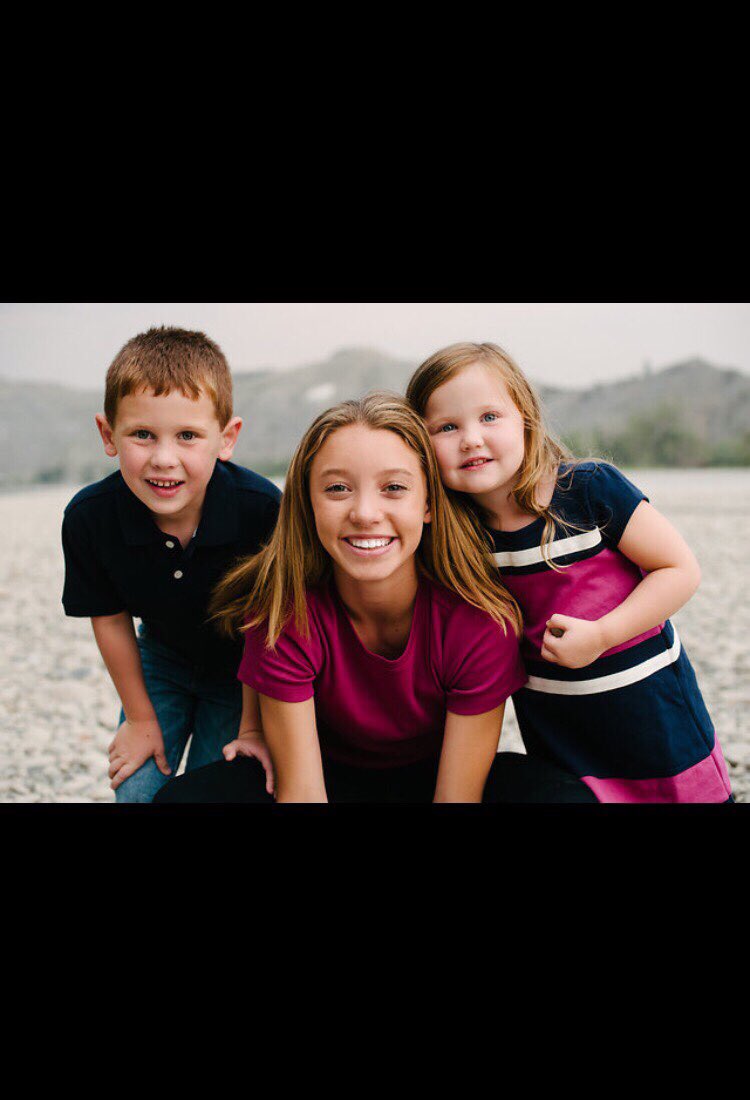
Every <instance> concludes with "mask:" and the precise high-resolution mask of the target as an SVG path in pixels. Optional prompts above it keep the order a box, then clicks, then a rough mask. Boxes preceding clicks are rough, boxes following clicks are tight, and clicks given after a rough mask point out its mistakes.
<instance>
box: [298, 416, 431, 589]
mask: <svg viewBox="0 0 750 1100" xmlns="http://www.w3.org/2000/svg"><path fill="white" fill-rule="evenodd" d="M310 498H311V502H312V506H313V511H314V513H315V525H316V528H317V532H318V537H319V538H320V541H321V543H322V544H323V547H324V549H325V550H326V552H327V553H328V554H329V555H330V557H331V558H332V559H333V563H334V571H335V572H339V573H340V572H343V573H344V574H346V575H347V576H349V577H351V578H352V579H355V580H361V581H368V582H369V581H380V580H385V579H386V578H393V576H394V574H396V573H398V572H399V571H401V570H402V569H403V568H404V567H406V568H407V569H410V570H414V569H415V566H414V553H415V552H416V549H417V547H418V546H419V543H420V541H421V538H422V529H423V526H424V524H425V523H426V522H429V519H430V514H429V511H428V508H427V489H426V484H425V478H424V474H423V472H422V468H421V464H420V461H419V458H418V456H417V455H416V454H415V452H414V451H412V450H411V448H410V447H408V446H407V445H406V443H404V442H403V440H402V439H401V438H400V437H399V436H397V435H396V434H395V433H394V432H391V431H385V430H382V431H378V430H373V429H372V428H368V427H366V426H365V425H364V424H350V425H347V427H344V428H339V429H338V430H337V431H335V432H333V433H332V434H331V435H330V436H329V437H328V439H327V440H326V441H325V443H324V444H323V446H322V447H321V448H320V450H319V451H318V453H317V454H316V456H315V458H314V459H313V462H312V466H311V469H310Z"/></svg>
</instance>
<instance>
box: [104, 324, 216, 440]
mask: <svg viewBox="0 0 750 1100" xmlns="http://www.w3.org/2000/svg"><path fill="white" fill-rule="evenodd" d="M144 388H146V389H152V390H153V391H154V394H155V395H156V396H157V397H159V396H161V394H166V393H171V392H172V390H182V392H183V393H184V394H185V396H186V397H195V398H198V397H200V394H201V390H203V391H204V392H205V393H206V394H208V396H209V397H210V398H211V400H212V401H213V403H214V408H215V409H216V417H217V419H218V421H219V425H220V426H221V427H222V428H223V427H225V425H226V424H227V422H228V420H229V419H230V418H231V416H232V375H231V374H230V373H229V365H228V364H227V361H226V359H225V357H224V353H223V351H222V350H221V348H220V347H219V345H218V344H215V343H214V341H213V340H210V339H209V338H208V336H206V334H205V333H203V332H191V331H189V330H188V329H184V328H170V327H167V326H166V325H161V326H160V327H159V328H150V329H149V330H148V332H143V333H140V334H139V335H138V336H134V337H133V339H132V340H128V342H127V344H125V346H124V347H122V348H121V349H120V351H118V353H117V355H116V356H115V358H114V359H113V361H112V365H111V366H110V368H109V370H108V371H107V380H106V382H105V385H104V415H105V416H106V418H107V420H108V422H109V425H110V427H114V423H115V417H116V415H117V406H118V405H119V403H120V399H121V398H123V397H127V395H128V394H129V393H134V392H136V391H138V390H141V389H144Z"/></svg>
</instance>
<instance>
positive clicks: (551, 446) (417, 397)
mask: <svg viewBox="0 0 750 1100" xmlns="http://www.w3.org/2000/svg"><path fill="white" fill-rule="evenodd" d="M474 363H481V364H483V365H484V366H486V367H489V368H490V369H491V370H494V371H496V372H497V374H498V375H499V376H500V377H501V378H502V380H503V382H504V383H505V385H506V386H507V388H508V393H509V394H510V397H511V400H512V401H513V404H514V405H515V406H516V408H517V409H518V411H519V412H520V414H521V416H522V417H523V440H524V448H523V451H524V457H523V462H522V464H521V468H520V469H519V471H518V475H517V477H516V483H515V486H514V487H513V490H512V495H513V497H514V499H515V501H516V503H517V504H518V506H519V508H522V509H523V510H524V511H525V512H528V513H530V514H531V515H534V516H537V517H542V518H543V519H544V529H543V532H542V553H543V554H544V555H545V558H546V559H547V562H548V564H549V565H550V566H552V568H553V569H554V568H556V567H555V566H554V564H553V563H552V562H551V561H550V560H549V556H548V552H547V548H548V547H549V544H550V543H551V542H552V541H553V539H554V537H555V522H558V523H559V522H561V520H560V518H559V516H557V515H556V514H555V513H554V512H553V511H552V510H551V508H550V507H549V505H543V504H540V503H539V501H538V500H537V488H538V486H539V483H540V481H542V480H543V479H544V478H547V477H549V476H550V475H554V476H555V478H557V477H558V476H559V475H558V471H559V467H560V464H561V463H566V464H567V463H573V462H574V459H573V455H572V454H571V453H570V451H569V450H568V449H567V448H566V447H565V446H564V444H562V443H561V442H559V441H558V440H557V439H555V437H554V436H553V435H551V434H550V432H549V431H548V430H547V428H546V425H545V423H544V415H543V413H542V408H541V404H540V402H539V398H538V397H537V395H536V393H535V392H534V388H533V386H532V385H531V383H530V382H529V380H528V379H527V378H526V376H525V375H524V373H523V371H522V370H521V368H520V367H519V366H518V364H517V363H515V362H514V361H513V359H512V358H511V357H510V355H508V353H507V352H506V351H503V349H502V348H501V347H499V346H498V345H497V344H490V343H484V344H471V343H462V344H451V345H450V346H449V347H447V348H442V349H441V350H440V351H436V352H435V354H434V355H431V356H430V357H429V359H425V361H424V363H422V364H421V365H420V366H419V367H417V369H416V371H415V372H414V374H413V375H412V376H411V379H410V380H409V384H408V386H407V389H406V399H407V401H408V402H409V404H410V405H411V406H412V408H413V409H415V410H416V411H417V412H418V413H419V415H420V416H422V417H424V415H425V411H426V409H427V402H428V401H429V400H430V397H431V396H432V394H433V393H434V392H435V390H436V389H438V387H439V386H442V385H444V384H445V383H446V382H448V381H449V380H450V379H451V378H453V377H454V376H455V375H456V374H458V373H459V371H462V370H464V368H466V367H470V366H472V365H473V364H474ZM449 496H450V497H451V499H452V500H453V501H454V502H456V503H457V505H458V507H459V508H461V506H462V505H463V509H462V510H467V509H468V510H469V511H474V510H475V506H474V505H472V504H471V502H470V498H467V497H466V495H465V494H463V493H454V492H451V491H449Z"/></svg>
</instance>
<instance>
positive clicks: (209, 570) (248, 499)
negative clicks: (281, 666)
mask: <svg viewBox="0 0 750 1100" xmlns="http://www.w3.org/2000/svg"><path fill="white" fill-rule="evenodd" d="M96 423H97V427H98V428H99V432H100V434H101V437H102V441H103V443H104V450H105V452H106V453H107V454H108V455H111V456H112V457H115V456H118V458H119V463H120V469H119V472H116V473H114V474H111V475H110V476H109V477H106V478H104V480H103V481H99V482H97V483H96V484H94V485H89V486H87V487H86V488H85V489H82V490H81V491H80V492H79V493H77V494H76V496H75V497H73V499H72V500H71V502H70V503H69V504H68V506H67V508H66V509H65V517H64V519H63V529H62V540H63V550H64V552H65V589H64V592H63V606H64V608H65V613H66V614H67V615H75V616H85V617H87V618H89V617H90V618H91V625H92V627H93V629H94V636H95V637H96V641H97V644H98V646H99V650H100V652H101V654H102V657H103V659H104V663H105V664H106V666H107V669H108V671H109V674H110V676H111V677H112V681H113V683H114V685H115V687H116V689H117V693H118V695H119V696H120V701H121V703H122V712H121V714H120V722H119V728H118V730H117V733H116V735H115V738H114V740H113V742H112V744H111V745H110V754H109V755H110V769H109V775H110V779H111V781H112V782H111V786H112V788H113V790H115V792H116V795H115V797H116V800H117V802H150V801H151V800H152V799H153V797H154V795H155V794H156V792H157V791H158V790H159V789H160V787H162V786H163V785H164V784H165V783H166V782H167V780H168V778H169V776H170V775H173V774H174V773H175V772H176V771H177V768H178V766H179V763H180V759H181V757H182V754H183V751H184V749H185V745H186V743H187V740H188V737H189V736H190V735H191V734H192V742H191V745H190V752H189V754H188V759H187V764H186V770H188V771H189V770H192V769H193V768H197V767H201V766H202V765H204V764H209V763H213V762H214V761H216V760H220V759H221V758H222V748H223V746H224V745H226V744H227V743H228V742H230V741H232V740H233V739H234V738H236V737H237V735H238V730H239V727H240V717H241V713H242V689H241V685H240V683H239V681H238V680H237V668H238V666H239V662H240V659H241V656H242V643H241V642H232V641H226V640H224V639H223V638H222V637H221V636H220V635H219V634H218V632H217V631H216V629H215V627H214V626H213V624H211V623H208V622H207V621H206V615H207V610H206V609H207V604H208V600H209V597H210V594H211V590H212V589H213V587H214V585H215V584H216V583H217V582H218V581H219V579H220V578H221V577H222V575H223V574H224V573H225V572H226V571H227V569H228V568H229V566H230V565H232V564H233V562H234V561H235V560H236V559H237V558H239V557H245V556H247V555H248V554H254V553H256V552H257V551H258V550H259V549H260V547H261V546H262V545H263V544H264V543H265V542H267V540H268V538H269V537H270V535H271V532H272V530H273V527H274V524H275V522H276V517H277V515H278V509H279V500H280V498H281V494H280V492H279V490H278V489H277V488H276V486H275V485H273V484H272V482H270V481H268V480H266V478H264V477H260V476H259V475H258V474H255V473H253V472H252V471H250V470H246V469H243V468H242V467H241V466H236V465H235V464H234V463H232V462H229V458H230V456H231V454H232V451H233V449H234V445H235V443H236V441H237V435H238V433H239V431H240V428H241V427H242V420H241V419H240V417H238V416H233V415H232V378H231V375H230V373H229V367H228V366H227V362H226V359H225V358H224V355H223V353H222V352H221V350H220V348H219V347H218V346H217V345H216V344H215V343H214V342H213V341H212V340H210V339H209V338H208V337H207V336H205V335H204V334H203V333H202V332H189V331H187V330H185V329H179V328H167V327H161V328H153V329H150V330H149V331H148V332H146V333H143V334H141V335H139V336H136V337H134V338H133V339H132V340H129V341H128V343H127V344H125V346H124V347H123V348H122V350H121V351H120V352H119V353H118V355H117V356H116V357H115V359H114V361H113V363H112V365H111V366H110V368H109V370H108V372H107V380H106V386H105V396H104V414H103V415H102V414H98V415H97V417H96ZM217 459H218V460H219V461H218V462H217ZM133 616H136V617H137V618H140V619H141V620H142V625H141V626H140V628H139V637H138V638H136V635H135V631H134V629H133Z"/></svg>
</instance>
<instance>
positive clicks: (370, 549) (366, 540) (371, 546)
mask: <svg viewBox="0 0 750 1100" xmlns="http://www.w3.org/2000/svg"><path fill="white" fill-rule="evenodd" d="M342 541H343V542H345V543H346V545H347V546H348V547H349V548H350V549H351V550H352V551H353V552H354V553H355V554H357V555H359V556H364V557H368V558H370V557H380V556H381V555H382V554H384V553H385V552H386V551H387V550H390V548H391V546H393V543H394V542H395V541H396V536H395V535H387V536H383V535H344V536H343V538H342Z"/></svg>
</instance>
